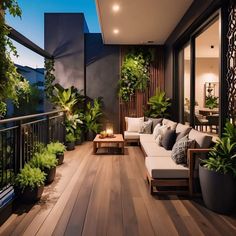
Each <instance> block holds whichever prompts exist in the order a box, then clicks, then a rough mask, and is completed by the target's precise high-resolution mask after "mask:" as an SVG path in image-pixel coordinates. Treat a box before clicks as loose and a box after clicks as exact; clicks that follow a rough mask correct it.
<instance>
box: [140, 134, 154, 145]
mask: <svg viewBox="0 0 236 236" xmlns="http://www.w3.org/2000/svg"><path fill="white" fill-rule="evenodd" d="M154 142H155V139H154V137H153V135H152V134H140V143H141V144H142V143H154Z"/></svg>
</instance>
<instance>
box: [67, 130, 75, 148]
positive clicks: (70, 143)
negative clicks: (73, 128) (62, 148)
mask: <svg viewBox="0 0 236 236" xmlns="http://www.w3.org/2000/svg"><path fill="white" fill-rule="evenodd" d="M66 149H67V151H72V150H74V149H75V136H74V134H73V133H72V132H70V133H68V134H67V135H66Z"/></svg>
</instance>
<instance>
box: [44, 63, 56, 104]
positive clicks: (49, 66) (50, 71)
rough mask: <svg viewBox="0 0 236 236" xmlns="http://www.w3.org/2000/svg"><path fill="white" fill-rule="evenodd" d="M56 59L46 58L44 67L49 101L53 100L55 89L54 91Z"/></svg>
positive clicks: (46, 92)
mask: <svg viewBox="0 0 236 236" xmlns="http://www.w3.org/2000/svg"><path fill="white" fill-rule="evenodd" d="M54 64H55V62H54V59H45V61H44V68H45V71H46V74H45V94H46V97H47V99H48V100H49V101H52V100H53V91H54V87H55V86H54V85H53V83H54V81H55V79H56V78H55V75H54V71H55V68H54Z"/></svg>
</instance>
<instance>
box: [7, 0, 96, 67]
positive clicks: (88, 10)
mask: <svg viewBox="0 0 236 236" xmlns="http://www.w3.org/2000/svg"><path fill="white" fill-rule="evenodd" d="M18 3H19V5H20V7H21V9H22V11H23V14H22V18H21V19H20V18H14V17H11V16H9V15H8V14H7V17H6V21H7V24H8V25H10V26H12V27H13V28H15V29H16V30H17V31H19V32H20V33H22V34H23V35H25V36H26V37H27V38H29V39H30V40H31V41H33V42H34V43H36V44H37V45H39V46H40V47H42V48H44V13H45V12H66V13H68V12H73V13H74V12H82V13H84V15H85V19H86V21H87V24H88V27H89V31H90V32H91V33H98V32H100V26H99V22H98V17H97V12H96V5H95V0H58V1H55V0H33V1H29V0H18ZM15 45H16V46H17V50H18V53H19V55H20V57H19V58H17V59H14V61H15V62H16V63H18V64H21V65H28V66H31V67H42V66H43V61H44V58H42V57H41V56H38V55H37V54H36V53H34V52H32V51H30V50H28V49H26V48H25V47H23V46H21V45H19V44H17V43H15Z"/></svg>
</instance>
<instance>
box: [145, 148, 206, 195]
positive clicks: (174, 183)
mask: <svg viewBox="0 0 236 236" xmlns="http://www.w3.org/2000/svg"><path fill="white" fill-rule="evenodd" d="M142 150H143V148H142ZM210 150H211V149H203V148H200V149H196V148H195V149H188V151H187V160H188V166H189V174H188V178H185V179H153V178H152V177H151V176H150V174H149V173H148V171H147V180H148V183H149V188H150V193H151V194H152V195H153V194H154V191H153V187H187V189H188V190H186V191H184V190H183V191H182V190H179V191H178V190H177V191H174V190H173V191H168V190H167V191H166V190H163V191H162V190H160V191H158V190H157V192H156V193H158V194H159V193H160V194H180V195H181V194H183V195H186V194H188V195H189V196H193V195H194V193H193V178H194V163H195V158H196V156H195V155H194V154H199V153H208V152H209V151H210ZM144 153H145V152H144Z"/></svg>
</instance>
